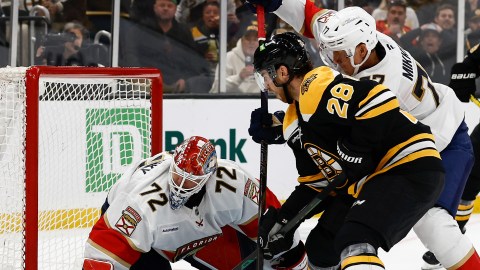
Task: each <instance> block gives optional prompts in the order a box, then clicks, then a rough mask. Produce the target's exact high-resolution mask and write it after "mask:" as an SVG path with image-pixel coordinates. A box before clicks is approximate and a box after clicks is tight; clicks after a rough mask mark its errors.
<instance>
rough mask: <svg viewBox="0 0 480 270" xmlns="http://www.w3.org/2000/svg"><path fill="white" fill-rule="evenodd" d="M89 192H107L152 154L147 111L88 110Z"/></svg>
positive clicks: (87, 177)
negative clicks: (135, 165) (141, 160)
mask: <svg viewBox="0 0 480 270" xmlns="http://www.w3.org/2000/svg"><path fill="white" fill-rule="evenodd" d="M85 115H86V145H87V153H86V158H87V160H86V192H100V191H107V190H108V189H109V188H110V187H111V186H112V185H113V184H114V183H115V182H116V181H117V180H118V179H119V178H120V176H121V175H122V174H123V173H124V172H125V170H126V169H127V168H128V166H129V165H131V164H132V163H134V162H137V161H139V160H140V159H142V158H146V157H148V155H149V153H150V129H149V127H150V125H149V121H150V117H149V113H148V110H147V109H145V108H111V109H87V110H86V114H85Z"/></svg>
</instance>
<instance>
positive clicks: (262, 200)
mask: <svg viewBox="0 0 480 270" xmlns="http://www.w3.org/2000/svg"><path fill="white" fill-rule="evenodd" d="M257 23H258V36H257V37H258V45H259V46H263V43H264V42H265V36H266V34H265V10H264V8H263V6H262V5H257ZM260 90H261V91H260V106H261V108H263V109H265V111H268V91H267V89H260ZM267 157H268V144H267V142H266V141H265V140H262V142H261V143H260V190H259V194H258V196H259V202H258V227H259V228H260V217H261V216H262V214H263V212H264V211H265V208H266V207H265V205H266V200H267V198H266V196H267ZM256 253H257V269H258V270H262V269H263V253H262V249H261V248H260V244H259V243H258V241H257V252H256Z"/></svg>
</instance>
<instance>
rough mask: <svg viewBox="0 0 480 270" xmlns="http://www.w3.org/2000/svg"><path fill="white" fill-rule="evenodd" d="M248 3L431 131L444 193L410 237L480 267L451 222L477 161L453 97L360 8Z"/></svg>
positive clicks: (274, 0) (273, 0)
mask: <svg viewBox="0 0 480 270" xmlns="http://www.w3.org/2000/svg"><path fill="white" fill-rule="evenodd" d="M248 2H249V3H248V4H249V5H252V4H260V5H263V6H264V7H265V10H266V11H267V12H274V13H275V14H276V15H278V16H279V17H280V18H281V19H283V20H284V21H286V22H287V23H289V24H290V25H291V26H292V27H293V28H294V29H295V30H296V31H297V32H299V33H302V34H303V35H305V36H306V37H309V38H315V39H316V41H317V42H318V43H319V47H320V48H319V49H320V56H321V57H322V60H323V61H324V62H325V63H326V64H327V65H329V66H330V67H332V68H334V69H336V70H337V71H340V72H342V73H343V74H346V75H349V76H353V77H355V78H358V79H371V80H375V81H377V82H379V83H381V84H383V85H386V86H387V87H388V88H389V89H390V90H391V91H393V92H394V93H395V95H396V96H397V98H398V101H399V103H400V108H401V109H403V110H405V111H408V112H409V113H411V114H412V115H413V116H414V117H415V118H417V119H418V120H420V121H421V122H422V123H423V124H426V125H428V126H430V129H431V131H432V134H433V135H434V137H435V144H436V147H437V149H438V151H440V154H441V157H442V163H443V166H444V167H445V172H446V175H445V188H444V191H443V193H442V194H441V196H440V198H439V200H438V202H437V203H436V205H435V207H433V208H432V209H430V210H429V211H428V212H427V213H426V214H425V216H424V217H423V218H422V219H421V220H420V221H419V222H418V223H417V224H416V225H415V227H414V231H415V232H416V234H417V235H418V237H419V238H420V240H421V241H422V243H423V244H424V245H425V246H426V247H427V248H428V249H429V250H430V251H432V252H433V253H434V254H435V256H436V257H437V259H438V260H439V261H440V262H441V263H442V264H443V266H444V267H446V268H448V269H462V270H463V269H468V270H470V269H472V270H473V269H480V258H479V257H478V254H477V252H476V251H475V248H474V247H473V245H472V243H471V242H470V241H469V239H468V238H467V237H466V236H465V235H463V234H462V233H461V231H460V229H459V228H458V225H457V223H456V222H455V219H454V217H455V213H456V211H457V207H458V204H459V202H460V197H461V195H462V191H463V189H464V187H465V183H466V180H467V178H468V175H469V174H470V171H471V169H472V166H473V161H474V157H473V149H472V145H471V141H470V138H469V136H468V128H467V126H466V124H465V122H464V121H463V120H464V111H463V109H462V106H461V103H460V101H459V100H458V99H457V97H456V96H455V93H454V92H453V91H452V90H451V89H450V88H449V87H448V86H446V85H442V84H437V83H433V82H432V81H431V80H430V78H429V76H428V74H427V73H426V72H425V70H424V69H423V67H421V65H420V64H418V63H417V61H416V60H415V59H414V58H413V57H412V56H411V55H410V54H409V53H408V52H407V51H405V50H403V49H402V48H401V47H400V46H399V45H398V44H397V43H396V42H395V41H393V40H392V39H391V38H390V37H388V36H386V35H384V34H382V33H380V32H378V31H376V24H375V19H374V18H373V17H372V16H371V15H370V14H368V13H367V12H366V11H365V10H363V9H362V8H360V7H349V8H345V9H342V10H340V11H338V12H337V11H334V10H329V9H321V8H318V7H316V6H315V4H314V3H313V2H312V1H309V0H283V1H282V0H248ZM308 253H309V252H308ZM309 257H310V259H312V260H315V258H316V257H317V256H311V255H310V253H309ZM427 267H430V266H427ZM432 267H440V266H432ZM424 269H435V268H424Z"/></svg>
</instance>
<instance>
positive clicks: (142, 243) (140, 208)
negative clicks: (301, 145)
mask: <svg viewBox="0 0 480 270" xmlns="http://www.w3.org/2000/svg"><path fill="white" fill-rule="evenodd" d="M258 185H259V184H258V180H256V179H255V178H254V177H252V176H251V175H250V174H249V173H247V172H246V171H245V170H243V169H242V168H241V167H240V166H239V165H237V164H236V163H234V162H232V161H228V160H222V159H219V160H218V161H217V156H216V151H215V146H214V145H213V144H212V143H210V142H209V141H208V140H207V139H205V138H203V137H199V136H193V137H190V138H188V139H187V140H185V141H184V142H182V143H181V144H180V145H179V146H177V148H176V149H175V152H174V153H173V154H172V153H169V152H163V153H160V154H158V155H155V156H153V157H151V158H148V159H145V160H142V161H140V162H139V163H137V164H136V165H135V166H133V167H131V168H130V169H129V170H128V171H127V172H126V173H125V174H124V175H123V176H122V178H121V179H120V180H119V181H118V182H117V183H116V184H115V185H114V186H113V187H112V188H111V190H110V191H109V194H108V197H107V201H106V203H105V204H104V206H103V207H102V213H103V214H102V216H101V217H100V219H99V220H98V222H97V223H96V224H95V225H94V227H93V229H92V231H91V233H90V235H89V239H88V241H87V243H86V247H85V260H84V265H83V268H84V270H93V269H95V270H99V269H115V270H123V269H142V270H148V269H162V270H165V269H167V270H168V269H171V266H170V262H175V261H179V260H182V259H185V260H187V261H188V262H190V263H191V264H192V266H194V267H196V268H198V269H223V270H230V269H232V268H233V267H234V266H235V265H237V264H238V263H240V262H241V260H242V258H244V257H246V256H247V255H249V254H250V253H251V252H252V251H254V250H255V248H256V243H255V240H256V238H257V230H258V219H257V215H258V190H259V188H258ZM267 206H273V207H277V208H278V207H280V203H279V202H278V200H277V198H276V197H275V195H274V194H273V193H271V192H270V191H267ZM291 242H292V247H291V249H290V250H288V251H287V252H285V253H283V254H282V255H281V256H279V257H276V258H273V259H272V260H270V261H265V263H264V267H265V269H306V261H307V259H306V254H305V249H304V246H303V243H302V242H301V241H300V240H299V235H298V233H296V234H295V236H294V235H293V233H292V234H291ZM250 267H251V268H252V269H253V267H254V264H251V265H250ZM249 269H250V268H249Z"/></svg>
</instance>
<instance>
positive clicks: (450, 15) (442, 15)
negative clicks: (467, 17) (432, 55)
mask: <svg viewBox="0 0 480 270" xmlns="http://www.w3.org/2000/svg"><path fill="white" fill-rule="evenodd" d="M433 22H434V23H436V24H438V25H439V26H440V27H441V28H442V32H441V36H442V40H443V42H442V46H441V47H440V54H441V55H442V60H444V61H449V62H450V61H452V63H454V62H456V51H457V29H456V27H455V22H456V21H455V7H454V6H452V5H450V4H443V5H440V6H439V7H438V8H437V10H436V12H435V18H434V19H433ZM447 70H450V69H447Z"/></svg>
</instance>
